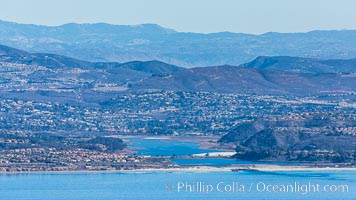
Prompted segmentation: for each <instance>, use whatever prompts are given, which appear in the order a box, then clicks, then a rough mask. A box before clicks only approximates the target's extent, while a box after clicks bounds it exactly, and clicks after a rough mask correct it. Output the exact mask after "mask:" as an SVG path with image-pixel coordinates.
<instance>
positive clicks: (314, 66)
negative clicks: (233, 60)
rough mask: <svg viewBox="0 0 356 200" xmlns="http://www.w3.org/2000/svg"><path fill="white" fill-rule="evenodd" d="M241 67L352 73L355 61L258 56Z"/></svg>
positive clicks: (354, 68) (355, 66)
mask: <svg viewBox="0 0 356 200" xmlns="http://www.w3.org/2000/svg"><path fill="white" fill-rule="evenodd" d="M241 66H243V67H248V68H255V69H261V70H267V69H271V70H282V71H294V72H303V73H353V72H356V59H347V60H342V59H334V60H321V59H314V58H301V57H290V56H259V57H257V58H256V59H255V60H253V61H251V62H249V63H246V64H243V65H241Z"/></svg>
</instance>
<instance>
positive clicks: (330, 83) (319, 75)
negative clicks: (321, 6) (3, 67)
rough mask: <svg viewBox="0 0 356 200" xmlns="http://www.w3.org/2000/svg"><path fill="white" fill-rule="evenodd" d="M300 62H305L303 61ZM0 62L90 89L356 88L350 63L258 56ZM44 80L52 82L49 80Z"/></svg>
mask: <svg viewBox="0 0 356 200" xmlns="http://www.w3.org/2000/svg"><path fill="white" fill-rule="evenodd" d="M305 60H307V61H308V62H304V61H305ZM0 62H6V63H14V64H25V65H31V66H32V65H35V66H37V65H38V66H44V67H46V68H48V69H47V71H48V72H47V73H45V74H44V73H43V72H41V71H33V73H32V74H31V76H30V77H31V79H30V80H31V81H32V82H33V81H34V82H43V81H44V82H46V81H49V82H52V81H53V80H58V81H59V80H61V81H63V80H66V79H68V80H69V81H70V80H73V79H75V80H77V81H79V80H81V81H85V80H86V82H88V83H89V82H91V85H92V86H90V87H93V84H96V83H105V84H115V85H117V86H120V87H124V88H125V90H131V91H141V90H174V91H207V92H222V93H245V94H298V95H311V94H317V93H325V92H326V93H329V92H353V91H355V87H354V86H355V85H356V78H355V74H354V73H347V72H355V68H354V67H351V66H353V65H352V64H353V62H354V60H316V59H309V58H291V57H258V58H257V59H255V60H254V61H252V62H250V63H247V64H244V65H241V66H232V65H222V66H213V67H197V68H191V69H185V68H182V67H178V66H174V65H170V64H167V63H163V62H160V61H146V62H141V61H132V62H128V63H115V62H111V63H105V62H88V61H82V60H77V59H73V58H70V57H66V56H61V55H56V54H45V53H34V54H33V53H28V52H26V51H21V50H18V49H14V48H11V47H7V46H3V45H0ZM304 63H309V64H308V65H304ZM335 63H336V64H335ZM340 63H341V64H342V63H343V65H341V64H340ZM304 66H307V68H306V69H307V70H305V67H304ZM330 66H334V67H330ZM336 66H340V67H339V68H337V67H336ZM75 69H80V70H82V71H79V72H75V73H74V74H73V73H72V72H71V71H73V70H75ZM53 70H54V71H53ZM344 71H346V72H344ZM340 72H343V73H340ZM49 77H51V78H50V79H48V78H49ZM61 81H59V82H61Z"/></svg>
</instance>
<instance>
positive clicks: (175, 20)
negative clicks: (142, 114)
mask: <svg viewBox="0 0 356 200" xmlns="http://www.w3.org/2000/svg"><path fill="white" fill-rule="evenodd" d="M355 9H356V1H355V0H0V19H2V20H7V21H14V22H19V23H33V24H44V25H59V24H64V23H68V22H78V23H95V22H107V23H112V24H142V23H157V24H160V25H162V26H165V27H168V28H173V29H175V30H178V31H190V32H205V33H206V32H220V31H232V32H244V33H263V32H269V31H275V32H305V31H310V30H315V29H323V30H324V29H356V10H355Z"/></svg>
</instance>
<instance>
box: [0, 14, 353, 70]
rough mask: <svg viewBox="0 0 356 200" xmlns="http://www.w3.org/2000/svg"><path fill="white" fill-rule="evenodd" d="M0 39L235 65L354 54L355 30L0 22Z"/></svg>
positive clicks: (73, 53)
mask: <svg viewBox="0 0 356 200" xmlns="http://www.w3.org/2000/svg"><path fill="white" fill-rule="evenodd" d="M0 43H1V44H4V45H8V46H13V47H16V48H19V49H24V50H26V51H30V52H48V53H53V54H60V55H65V56H69V57H73V58H78V59H81V60H88V61H92V62H120V63H123V62H129V61H132V60H139V61H149V60H159V61H162V62H166V63H169V64H173V65H178V66H183V67H203V66H217V65H225V64H229V65H240V64H242V63H246V62H249V61H251V60H253V59H254V58H256V57H257V56H261V55H264V56H293V57H309V58H317V59H351V58H355V57H356V31H354V30H342V31H312V32H308V33H265V34H261V35H251V34H241V33H230V32H221V33H211V34H200V33H183V32H177V31H174V30H171V29H167V28H163V27H161V26H159V25H155V24H143V25H137V26H122V25H111V24H105V23H98V24H75V23H70V24H65V25H61V26H39V25H29V24H17V23H12V22H5V21H0Z"/></svg>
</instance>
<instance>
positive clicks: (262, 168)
mask: <svg viewBox="0 0 356 200" xmlns="http://www.w3.org/2000/svg"><path fill="white" fill-rule="evenodd" d="M240 171H256V172H278V171H289V172H291V171H296V172H297V171H356V167H311V166H303V165H298V166H291V165H283V166H282V165H269V164H256V165H243V166H224V167H215V166H189V167H174V168H143V169H129V170H107V171H105V170H102V171H91V170H73V171H28V172H0V175H15V174H101V173H102V174H110V173H155V172H156V173H163V172H174V173H185V172H190V173H210V172H240Z"/></svg>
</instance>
